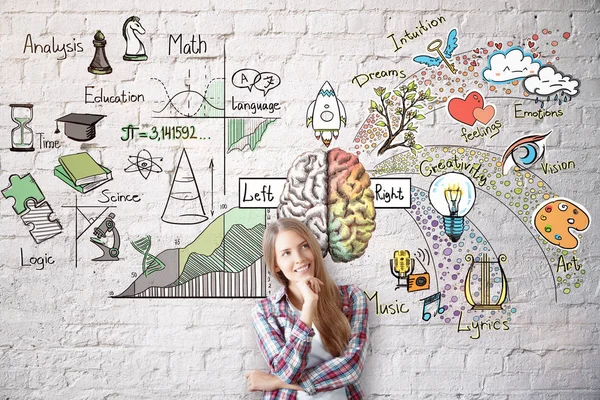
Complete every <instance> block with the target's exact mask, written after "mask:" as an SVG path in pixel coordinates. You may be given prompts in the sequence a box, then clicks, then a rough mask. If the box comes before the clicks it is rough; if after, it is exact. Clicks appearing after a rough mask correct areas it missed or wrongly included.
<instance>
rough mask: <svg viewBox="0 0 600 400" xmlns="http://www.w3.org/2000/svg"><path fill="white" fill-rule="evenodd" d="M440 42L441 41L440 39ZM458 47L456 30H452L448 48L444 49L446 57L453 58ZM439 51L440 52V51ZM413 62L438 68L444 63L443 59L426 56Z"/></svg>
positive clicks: (416, 58)
mask: <svg viewBox="0 0 600 400" xmlns="http://www.w3.org/2000/svg"><path fill="white" fill-rule="evenodd" d="M438 40H439V39H438ZM457 47H458V36H457V33H456V29H452V30H451V31H450V33H449V34H448V40H446V48H445V49H444V53H443V54H444V57H446V58H450V57H452V53H453V52H454V50H456V48H457ZM438 51H439V50H438ZM413 61H415V62H418V63H419V64H425V65H427V66H428V67H438V66H439V65H440V64H441V63H442V58H441V57H429V56H425V55H420V56H416V57H415V58H413Z"/></svg>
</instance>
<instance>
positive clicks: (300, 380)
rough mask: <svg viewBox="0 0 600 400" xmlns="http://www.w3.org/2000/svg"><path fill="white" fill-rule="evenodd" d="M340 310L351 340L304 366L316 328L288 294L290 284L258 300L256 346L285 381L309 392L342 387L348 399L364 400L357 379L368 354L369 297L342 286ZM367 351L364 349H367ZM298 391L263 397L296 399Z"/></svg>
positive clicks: (287, 390)
mask: <svg viewBox="0 0 600 400" xmlns="http://www.w3.org/2000/svg"><path fill="white" fill-rule="evenodd" d="M339 289H340V293H341V295H342V311H343V312H344V314H345V315H346V317H348V321H349V322H350V341H349V342H348V345H347V346H346V350H344V352H343V353H342V354H341V355H340V356H339V357H335V358H333V359H331V360H329V361H325V362H324V363H322V364H320V365H317V366H316V367H313V368H309V369H307V368H306V364H307V362H308V354H309V353H310V349H311V341H312V337H313V336H314V334H315V332H314V330H313V329H312V328H309V327H308V326H307V325H306V324H305V323H304V322H302V321H301V320H300V318H299V317H298V316H297V315H296V313H295V312H294V311H293V310H292V308H291V307H290V305H289V303H288V302H287V301H286V300H285V299H284V297H287V294H286V288H285V287H284V288H282V289H281V290H280V291H279V292H277V293H276V294H275V295H274V296H271V297H269V298H266V299H264V300H261V301H260V302H258V304H257V305H256V307H255V308H254V310H253V311H252V318H253V320H254V329H255V330H256V334H257V336H258V345H259V347H260V351H261V352H262V354H263V356H264V358H265V360H266V361H267V363H268V364H269V369H270V372H271V373H272V374H273V375H275V376H277V377H279V378H280V379H281V380H283V381H284V382H287V383H296V384H298V385H300V386H301V387H302V388H303V389H304V391H305V392H306V393H307V394H309V395H314V394H315V393H319V392H326V391H330V390H334V389H338V388H341V387H345V388H346V397H347V398H348V399H362V398H363V397H364V394H363V392H362V389H361V388H360V383H359V378H360V375H361V372H362V367H363V361H364V359H365V356H366V348H365V347H366V346H365V345H366V342H367V318H368V309H367V299H366V296H365V294H364V292H363V291H362V290H361V289H359V288H358V287H356V286H354V285H351V286H340V287H339ZM363 350H364V351H363ZM296 393H297V392H296V391H295V390H290V389H280V390H275V391H272V392H264V397H263V399H280V400H286V399H291V400H294V399H296Z"/></svg>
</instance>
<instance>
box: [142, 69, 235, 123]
mask: <svg viewBox="0 0 600 400" xmlns="http://www.w3.org/2000/svg"><path fill="white" fill-rule="evenodd" d="M151 79H152V80H155V81H157V82H159V83H160V85H161V86H162V88H163V90H164V92H165V95H166V97H167V101H166V102H165V103H164V105H163V106H162V107H161V109H160V110H154V112H155V113H157V114H158V115H159V116H160V117H169V118H177V117H188V118H190V117H195V118H210V117H223V116H224V115H225V98H224V96H223V91H224V89H225V83H224V80H223V78H215V79H213V80H211V81H210V82H209V83H208V85H206V88H205V90H204V93H201V92H199V91H197V90H194V89H193V88H190V86H186V87H187V89H186V90H182V91H180V92H177V93H175V94H174V95H173V96H171V94H170V93H169V91H168V90H167V87H166V86H165V84H164V83H163V82H162V81H161V80H160V79H158V78H151Z"/></svg>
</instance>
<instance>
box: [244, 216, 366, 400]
mask: <svg viewBox="0 0 600 400" xmlns="http://www.w3.org/2000/svg"><path fill="white" fill-rule="evenodd" d="M263 252H264V257H265V260H266V263H267V266H268V267H269V270H270V271H271V274H272V275H273V276H275V277H276V278H277V280H278V281H280V282H281V283H282V284H283V285H284V287H283V288H282V289H281V290H280V291H279V292H278V293H277V294H275V295H274V296H271V297H269V298H267V299H264V300H261V301H260V302H259V303H258V304H257V305H256V307H255V308H254V311H253V320H254V328H255V330H256V333H257V336H258V345H259V348H260V350H261V352H262V354H263V356H264V358H265V360H266V361H267V364H268V365H269V372H262V371H257V370H254V371H250V372H247V373H246V375H245V376H246V380H247V385H248V390H249V391H262V392H264V397H263V398H264V399H308V398H309V396H310V399H362V398H363V393H362V390H361V388H360V384H359V378H360V375H361V372H362V366H363V361H364V358H365V352H364V351H363V349H364V348H365V344H366V341H367V316H368V310H367V301H366V297H365V294H364V292H363V291H362V290H361V289H359V288H357V287H356V286H337V285H336V284H335V282H334V281H333V280H332V279H331V278H330V277H329V274H328V273H327V271H326V270H325V267H324V263H323V257H322V255H321V249H320V246H319V243H318V242H317V239H316V238H315V236H314V235H313V234H312V232H311V231H310V230H309V229H308V228H307V227H306V226H305V225H304V224H303V223H302V222H300V221H298V220H296V219H293V218H281V219H279V220H277V221H276V222H274V223H272V224H271V225H269V226H268V227H267V229H266V231H265V234H264V237H263Z"/></svg>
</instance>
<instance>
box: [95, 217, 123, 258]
mask: <svg viewBox="0 0 600 400" xmlns="http://www.w3.org/2000/svg"><path fill="white" fill-rule="evenodd" d="M114 218H115V214H113V213H110V214H108V216H107V217H106V218H105V219H104V221H102V223H101V224H100V225H99V226H97V227H96V228H94V236H92V237H91V238H90V242H92V243H94V244H95V245H96V246H98V247H99V248H100V249H101V250H102V256H100V257H97V258H94V259H92V261H118V260H119V247H120V246H121V238H120V236H119V231H118V230H117V228H116V227H115V221H114ZM111 232H112V241H113V243H112V246H110V247H109V246H107V245H106V244H105V242H104V241H102V240H101V239H102V238H106V237H107V236H106V234H107V233H111ZM107 239H108V238H107Z"/></svg>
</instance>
